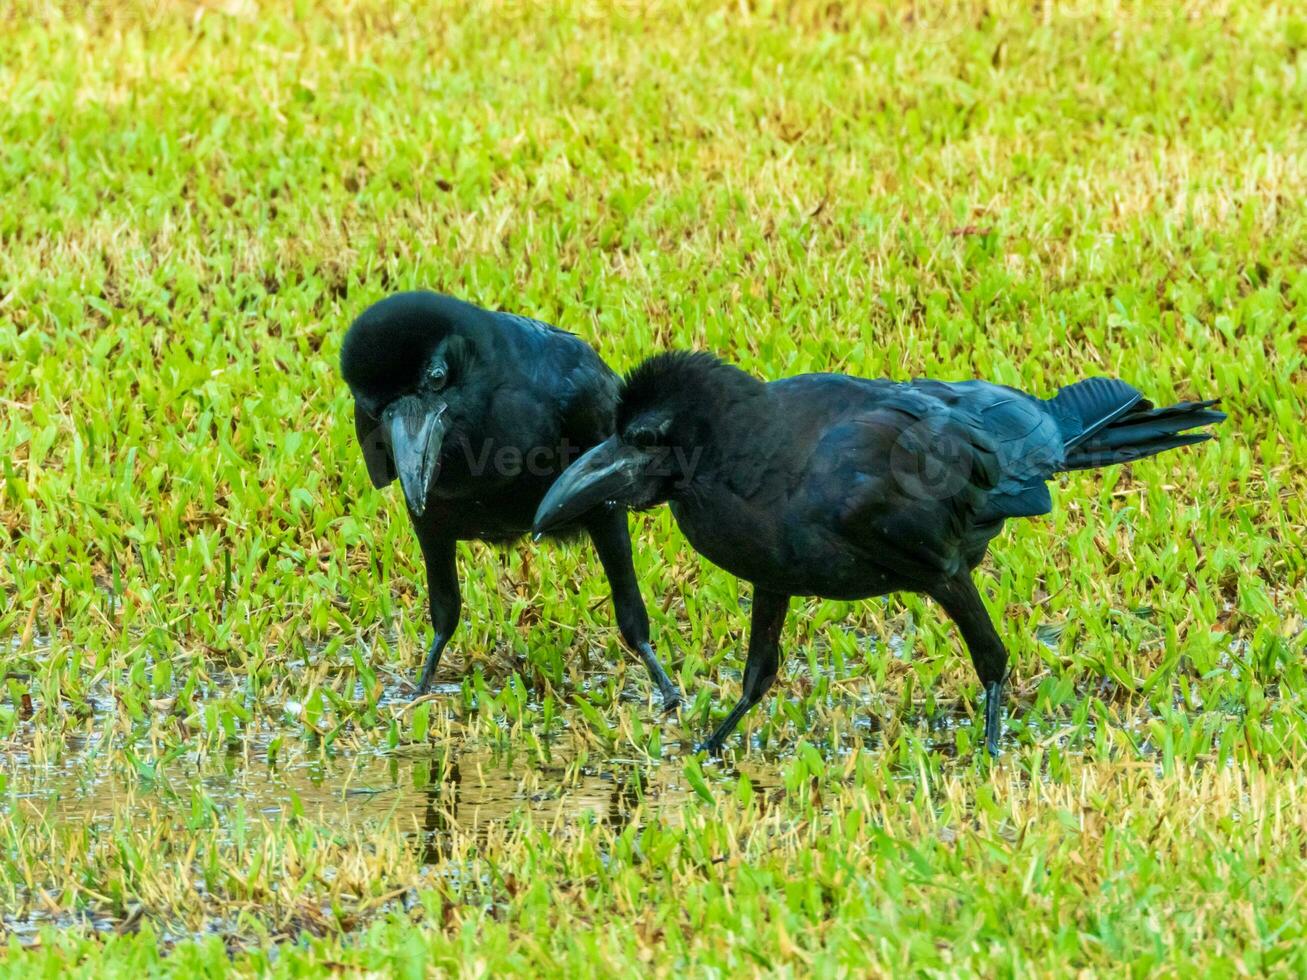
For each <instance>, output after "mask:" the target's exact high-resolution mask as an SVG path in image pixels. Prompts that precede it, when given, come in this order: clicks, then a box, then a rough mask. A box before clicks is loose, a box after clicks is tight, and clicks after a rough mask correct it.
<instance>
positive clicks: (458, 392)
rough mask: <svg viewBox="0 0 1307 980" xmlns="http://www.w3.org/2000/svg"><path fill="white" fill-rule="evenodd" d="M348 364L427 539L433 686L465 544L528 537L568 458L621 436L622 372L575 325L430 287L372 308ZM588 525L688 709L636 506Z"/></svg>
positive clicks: (368, 443) (376, 460)
mask: <svg viewBox="0 0 1307 980" xmlns="http://www.w3.org/2000/svg"><path fill="white" fill-rule="evenodd" d="M341 373H342V375H343V376H344V379H345V381H346V382H347V383H348V385H349V387H350V391H351V392H352V394H353V396H354V420H355V431H356V434H357V437H358V440H359V444H360V446H361V448H362V450H363V454H364V458H365V461H366V463H367V468H368V474H369V476H370V478H371V480H372V483H373V485H374V486H376V487H377V488H382V487H385V486H386V485H387V484H389V483H390V482H392V481H393V480H395V479H396V478H397V477H398V478H399V479H400V481H401V483H402V485H403V491H404V495H405V498H406V501H407V503H408V509H409V515H410V517H411V518H412V521H413V527H414V530H415V531H416V533H417V538H418V542H419V544H420V545H421V548H422V554H423V558H424V560H425V564H426V571H427V580H428V587H429V594H430V608H431V617H432V624H433V627H434V637H433V639H432V643H431V647H430V650H429V651H428V655H427V659H426V663H425V665H424V667H423V671H422V675H421V678H420V680H419V682H418V688H419V691H425V690H426V689H427V688H428V687H429V685H430V683H431V680H432V678H433V676H434V674H435V671H436V668H437V667H438V665H439V661H440V655H441V653H442V651H443V650H444V647H445V645H446V644H447V643H448V641H449V638H450V636H451V635H452V634H453V632H454V630H455V628H456V627H457V625H458V620H459V615H460V605H461V602H460V597H459V583H458V574H457V569H456V567H455V558H454V555H455V543H456V542H457V541H460V540H468V539H479V540H484V541H492V542H499V543H504V542H508V541H511V540H513V539H514V538H516V537H518V536H520V535H521V534H523V533H524V532H525V531H526V530H527V529H528V528H529V527H530V525H531V519H532V516H533V515H534V513H535V510H536V505H537V504H538V503H539V502H540V499H541V498H542V497H543V496H544V494H545V491H546V490H547V489H548V488H549V486H550V485H551V484H552V483H553V481H554V479H555V478H556V477H557V476H558V474H559V473H560V472H561V471H562V470H563V468H564V467H565V466H566V465H567V464H568V463H569V462H571V461H572V460H573V459H575V458H576V457H577V456H579V455H580V454H581V453H582V452H584V451H585V450H587V449H589V448H590V447H592V446H594V445H596V444H597V443H599V442H600V441H601V440H603V439H604V438H606V437H607V436H609V435H610V434H611V433H612V431H613V422H614V411H615V408H616V404H617V395H618V388H619V379H618V377H617V375H615V374H614V373H613V372H612V371H611V370H610V369H609V368H608V367H607V365H605V364H604V362H603V361H602V360H601V359H600V358H599V356H598V355H597V354H596V353H595V352H594V351H593V350H592V349H591V348H590V347H589V345H587V344H586V343H585V342H584V341H582V340H581V339H580V338H578V337H576V336H574V335H573V334H570V333H568V332H566V331H563V330H559V329H557V328H556V327H552V326H549V325H548V324H545V323H540V322H538V321H536V320H531V319H528V318H526V317H521V316H516V315H513V314H508V313H497V312H492V311H489V310H484V309H481V308H479V307H476V306H473V305H471V304H469V303H465V302H463V301H461V300H457V299H454V298H452V297H449V296H442V295H439V294H436V293H429V292H411V293H400V294H397V295H394V296H390V297H388V298H386V299H383V300H381V301H380V302H378V303H376V304H374V305H373V306H371V307H369V308H368V309H367V310H365V311H364V312H363V313H362V314H361V315H360V316H359V317H358V318H357V319H356V320H355V321H354V323H353V324H352V325H351V326H350V328H349V331H348V333H347V334H346V336H345V339H344V342H343V344H342V348H341ZM582 531H584V532H587V533H588V534H589V536H590V538H591V539H592V540H593V542H594V544H595V547H596V550H597V551H598V553H599V557H600V560H601V562H602V563H603V566H604V570H605V572H606V574H607V575H608V578H609V582H610V584H611V586H612V589H613V601H614V605H615V608H616V612H617V619H618V625H619V626H620V628H621V631H622V635H623V638H624V639H625V640H626V642H627V643H628V644H630V646H631V647H632V648H633V649H634V650H636V651H637V652H638V653H639V654H640V657H641V659H642V660H643V661H644V663H645V665H646V667H647V668H648V670H649V672H650V674H651V676H652V677H653V679H654V680H655V682H656V683H657V684H658V685H659V688H660V690H661V692H662V695H663V700H664V703H665V705H666V706H667V707H669V708H671V707H675V705H676V704H677V703H678V702H679V698H680V694H679V692H678V691H677V689H676V685H675V684H673V683H672V681H671V680H670V679H669V678H668V677H667V675H666V673H665V672H664V671H663V669H662V667H661V665H659V663H658V660H657V658H656V656H655V654H654V651H653V648H652V646H651V645H650V642H649V620H648V616H647V614H646V611H645V607H644V603H643V601H642V599H641V597H640V592H639V588H638V585H637V583H636V580H635V571H634V569H633V567H632V564H631V545H630V538H629V536H628V532H627V525H626V515H625V513H624V512H622V511H620V510H603V509H600V510H596V511H594V512H592V513H589V514H586V515H585V516H584V517H583V518H582V519H580V520H578V521H576V522H571V523H569V524H567V525H564V526H560V527H558V528H557V529H555V533H556V534H559V535H568V534H575V533H579V532H582Z"/></svg>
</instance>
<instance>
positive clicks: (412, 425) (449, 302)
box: [340, 292, 492, 516]
mask: <svg viewBox="0 0 1307 980" xmlns="http://www.w3.org/2000/svg"><path fill="white" fill-rule="evenodd" d="M490 316H491V315H490V314H489V313H487V312H486V311H485V310H481V309H478V308H477V307H475V306H472V305H471V304H469V303H464V302H462V301H460V300H456V299H453V298H451V297H449V296H441V295H439V294H436V293H426V292H414V293H397V294H396V295H394V296H390V297H387V298H386V299H383V300H381V301H380V302H378V303H374V304H373V305H372V306H370V307H368V308H367V309H366V310H364V311H363V313H362V314H361V315H360V316H359V318H358V319H357V320H355V321H354V323H353V324H352V325H351V326H350V328H349V332H348V333H346V335H345V342H344V344H343V345H342V347H341V352H340V371H341V374H342V375H343V376H344V378H345V382H346V384H348V385H349V388H350V391H351V392H352V393H353V395H354V428H355V431H356V432H357V434H358V439H359V445H360V446H361V447H362V448H363V457H364V459H365V460H366V461H367V466H368V476H369V477H371V478H372V484H373V486H376V487H384V486H387V485H388V484H389V483H390V482H391V481H393V480H394V479H395V477H396V476H398V477H399V481H400V484H401V485H402V486H403V488H404V498H405V499H406V500H407V501H408V506H409V509H410V510H412V511H413V513H414V514H415V515H418V516H420V515H421V514H422V512H423V511H424V510H426V506H427V499H428V496H429V495H430V493H431V488H432V487H433V486H434V485H435V483H436V478H437V476H438V475H439V473H440V452H441V446H442V445H443V444H444V443H445V441H446V439H447V437H448V436H449V434H450V432H451V431H454V430H456V429H457V428H459V427H460V426H462V425H465V424H466V422H467V420H469V419H474V418H476V417H478V415H479V413H480V412H481V411H482V410H483V407H484V403H485V401H486V399H487V398H488V397H489V391H488V390H487V389H486V387H485V385H482V384H478V383H477V372H476V370H475V369H476V364H477V361H478V359H479V356H480V355H479V350H480V345H482V344H484V343H486V342H487V341H486V338H487V336H488V334H489V332H490V330H491V329H492V328H491V327H490V325H489V318H490Z"/></svg>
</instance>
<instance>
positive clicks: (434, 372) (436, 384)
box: [427, 364, 449, 391]
mask: <svg viewBox="0 0 1307 980" xmlns="http://www.w3.org/2000/svg"><path fill="white" fill-rule="evenodd" d="M448 374H449V371H448V369H447V368H446V367H445V365H443V364H433V365H431V367H430V368H429V369H428V370H427V386H428V387H430V388H431V389H432V390H434V391H439V390H440V389H441V388H443V387H445V379H446V377H447V376H448Z"/></svg>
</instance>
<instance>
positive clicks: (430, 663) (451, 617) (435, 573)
mask: <svg viewBox="0 0 1307 980" xmlns="http://www.w3.org/2000/svg"><path fill="white" fill-rule="evenodd" d="M418 540H419V542H420V543H421V545H422V557H423V558H424V559H425V561H426V565H427V595H428V599H429V601H430V604H431V626H432V629H433V630H434V631H435V633H434V635H433V636H432V637H431V646H430V648H429V649H428V650H427V659H426V662H425V663H424V664H423V665H422V676H420V677H419V678H418V691H417V692H418V695H419V696H420V695H423V694H426V693H427V691H428V690H430V688H431V681H432V679H433V678H434V677H435V676H436V668H437V667H439V666H440V655H441V654H442V653H443V652H444V650H445V644H447V643H448V642H449V638H450V637H451V636H453V635H454V630H456V629H457V628H458V616H459V609H460V607H461V605H462V600H461V598H460V597H459V594H458V567H457V566H456V565H455V563H454V545H455V542H454V539H453V538H445V537H441V538H427V537H426V536H424V535H421V534H419V535H418Z"/></svg>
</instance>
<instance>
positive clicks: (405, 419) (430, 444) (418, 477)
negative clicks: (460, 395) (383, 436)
mask: <svg viewBox="0 0 1307 980" xmlns="http://www.w3.org/2000/svg"><path fill="white" fill-rule="evenodd" d="M448 407H449V406H447V405H446V404H445V403H444V402H436V403H435V404H431V403H429V402H426V401H423V400H422V399H420V398H417V397H416V396H413V395H410V396H408V397H407V398H401V399H400V400H399V401H397V402H395V403H394V404H392V405H391V406H390V407H389V408H388V409H386V412H385V414H384V415H383V416H382V421H383V422H384V423H385V426H386V433H387V435H388V436H389V438H390V451H391V453H392V456H393V458H394V460H395V472H396V473H398V474H399V483H400V486H402V487H403V488H404V498H405V499H406V500H407V501H408V509H409V510H411V511H412V512H413V514H414V516H416V517H421V516H422V512H423V511H424V510H426V509H427V494H429V493H430V492H431V485H432V484H433V483H434V482H435V480H436V474H437V473H439V472H440V444H441V442H442V441H443V440H444V437H445V418H444V416H445V411H446V409H447V408H448Z"/></svg>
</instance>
